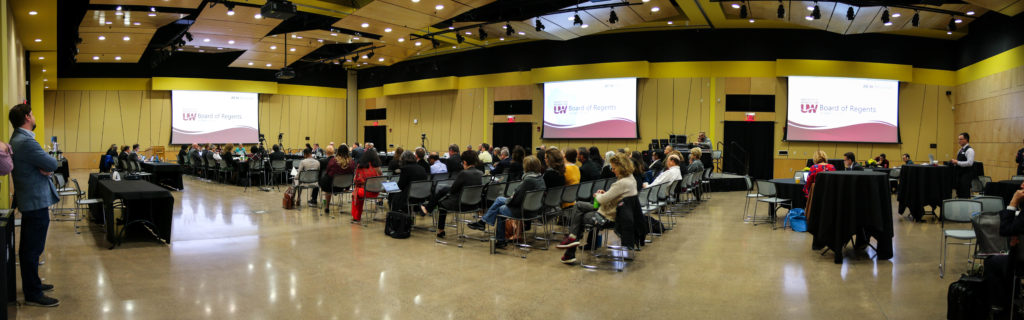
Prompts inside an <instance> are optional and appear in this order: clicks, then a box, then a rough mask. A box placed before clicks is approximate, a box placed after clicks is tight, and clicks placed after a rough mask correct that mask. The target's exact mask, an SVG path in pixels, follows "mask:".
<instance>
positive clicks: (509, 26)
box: [505, 21, 516, 36]
mask: <svg viewBox="0 0 1024 320" xmlns="http://www.w3.org/2000/svg"><path fill="white" fill-rule="evenodd" d="M514 33H516V29H512V24H511V23H509V22H508V21H505V35H506V36H512V34H514Z"/></svg>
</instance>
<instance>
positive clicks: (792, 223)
mask: <svg viewBox="0 0 1024 320" xmlns="http://www.w3.org/2000/svg"><path fill="white" fill-rule="evenodd" d="M786 225H789V227H790V228H792V229H793V231H796V232H807V216H805V215H804V209H800V208H793V210H789V213H788V214H786V221H784V222H783V223H782V228H783V229H785V228H786Z"/></svg>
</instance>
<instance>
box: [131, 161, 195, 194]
mask: <svg viewBox="0 0 1024 320" xmlns="http://www.w3.org/2000/svg"><path fill="white" fill-rule="evenodd" d="M142 170H143V171H145V172H149V173H152V174H153V176H152V177H151V178H150V180H152V181H153V183H155V184H158V185H162V186H165V187H168V188H171V189H174V190H182V189H185V186H184V185H183V184H182V182H181V174H182V172H183V171H182V169H181V165H179V164H176V163H170V162H142Z"/></svg>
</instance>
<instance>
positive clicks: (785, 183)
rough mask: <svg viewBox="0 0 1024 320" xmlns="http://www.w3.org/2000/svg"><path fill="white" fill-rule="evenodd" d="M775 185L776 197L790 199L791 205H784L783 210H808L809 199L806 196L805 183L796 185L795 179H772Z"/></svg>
mask: <svg viewBox="0 0 1024 320" xmlns="http://www.w3.org/2000/svg"><path fill="white" fill-rule="evenodd" d="M770 181H771V182H772V183H773V184H775V197H777V198H782V199H789V201H790V204H784V205H782V207H783V208H786V209H791V210H792V209H793V208H806V207H807V197H805V196H804V183H796V180H794V179H791V178H790V179H772V180H770Z"/></svg>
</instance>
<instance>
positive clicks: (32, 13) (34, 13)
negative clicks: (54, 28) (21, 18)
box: [28, 11, 39, 16]
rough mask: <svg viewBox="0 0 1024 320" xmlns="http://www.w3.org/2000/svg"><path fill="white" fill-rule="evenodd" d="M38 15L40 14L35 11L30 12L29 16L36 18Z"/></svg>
mask: <svg viewBox="0 0 1024 320" xmlns="http://www.w3.org/2000/svg"><path fill="white" fill-rule="evenodd" d="M37 14H39V12H35V11H29V12H28V15H30V16H34V15H37Z"/></svg>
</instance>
